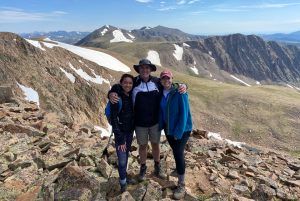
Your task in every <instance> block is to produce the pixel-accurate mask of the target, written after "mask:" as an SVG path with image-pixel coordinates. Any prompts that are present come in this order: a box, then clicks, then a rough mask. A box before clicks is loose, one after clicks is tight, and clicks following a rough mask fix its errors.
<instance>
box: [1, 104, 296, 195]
mask: <svg viewBox="0 0 300 201" xmlns="http://www.w3.org/2000/svg"><path fill="white" fill-rule="evenodd" d="M25 108H27V109H26V110H25ZM36 108H37V107H36V105H35V104H33V103H29V102H24V101H21V100H15V101H14V102H9V103H4V104H0V114H1V116H0V142H1V144H0V145H1V146H0V199H1V200H74V199H75V200H145V201H146V200H149V201H150V200H172V191H173V189H174V188H175V187H176V182H177V178H176V171H175V161H174V158H173V155H172V151H171V149H170V147H169V145H168V143H167V141H166V140H165V138H164V137H162V141H161V147H162V152H161V163H162V167H163V168H164V170H165V171H166V173H167V175H168V179H167V180H161V179H158V178H156V177H155V176H154V175H153V173H152V172H153V164H152V163H153V161H152V160H151V159H149V160H148V161H147V165H148V166H149V168H148V172H147V175H146V178H147V180H146V181H145V182H142V183H137V184H134V185H129V186H128V190H127V191H126V192H125V193H123V194H120V188H119V183H118V172H117V164H116V152H115V148H114V143H112V144H111V145H110V146H109V148H108V157H103V155H102V153H103V150H104V148H105V147H106V144H107V142H108V139H107V138H106V137H104V138H101V137H100V135H99V133H95V132H92V130H91V129H89V128H88V127H87V126H86V125H81V126H80V125H78V129H77V130H75V129H70V128H68V127H67V126H65V125H63V124H60V123H57V122H56V123H54V122H51V121H49V119H47V118H46V116H47V114H46V113H44V112H43V111H41V110H40V109H36ZM36 125H39V126H38V127H37V126H36ZM76 127H77V126H76ZM136 150H137V144H136V141H135V140H134V143H133V145H132V152H131V154H130V158H129V165H128V175H129V177H131V178H135V177H136V176H137V174H138V172H139V164H138V154H136V153H135V152H136ZM185 152H186V188H187V193H186V195H185V198H184V200H199V199H200V200H237V201H240V200H262V201H264V200H272V199H273V200H275V199H276V200H297V199H299V196H300V183H299V182H300V160H299V159H297V158H292V157H290V156H287V155H285V154H283V153H278V152H276V151H274V150H261V149H257V148H254V147H250V146H244V147H242V148H237V147H234V146H232V145H229V144H226V143H224V142H223V141H216V140H212V139H208V136H207V132H205V131H198V130H195V131H193V133H192V135H191V137H190V139H189V141H188V144H187V147H186V151H185ZM148 155H149V157H151V154H150V152H149V154H148Z"/></svg>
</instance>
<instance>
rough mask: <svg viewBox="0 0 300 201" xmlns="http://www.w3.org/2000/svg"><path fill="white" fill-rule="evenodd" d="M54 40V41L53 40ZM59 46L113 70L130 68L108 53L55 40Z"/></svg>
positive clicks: (128, 70) (125, 70) (122, 70)
mask: <svg viewBox="0 0 300 201" xmlns="http://www.w3.org/2000/svg"><path fill="white" fill-rule="evenodd" d="M55 42H56V41H55ZM56 43H57V44H58V46H59V47H61V48H64V49H66V50H68V51H70V52H73V53H74V54H77V55H78V56H81V57H83V58H84V59H86V60H89V61H92V62H94V63H96V64H98V65H100V66H103V67H105V68H108V69H111V70H114V71H121V72H130V71H131V70H130V68H129V67H128V66H126V65H125V64H123V63H122V62H120V61H119V60H118V59H116V58H114V57H112V56H110V55H109V54H106V53H103V52H99V51H95V50H90V49H87V48H83V47H78V46H74V45H69V44H66V43H61V42H56Z"/></svg>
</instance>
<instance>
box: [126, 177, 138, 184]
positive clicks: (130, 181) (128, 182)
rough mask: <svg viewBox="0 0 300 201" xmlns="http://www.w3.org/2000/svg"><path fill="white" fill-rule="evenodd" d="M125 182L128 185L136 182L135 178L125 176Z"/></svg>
mask: <svg viewBox="0 0 300 201" xmlns="http://www.w3.org/2000/svg"><path fill="white" fill-rule="evenodd" d="M127 184H128V185H135V184H137V181H136V180H135V179H130V178H127Z"/></svg>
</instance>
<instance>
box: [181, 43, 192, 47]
mask: <svg viewBox="0 0 300 201" xmlns="http://www.w3.org/2000/svg"><path fill="white" fill-rule="evenodd" d="M182 45H183V46H184V47H191V46H190V45H189V44H186V43H183V44H182Z"/></svg>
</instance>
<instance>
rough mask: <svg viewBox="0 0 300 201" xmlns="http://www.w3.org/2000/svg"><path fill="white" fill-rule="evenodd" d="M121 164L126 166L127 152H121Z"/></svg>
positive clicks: (119, 160)
mask: <svg viewBox="0 0 300 201" xmlns="http://www.w3.org/2000/svg"><path fill="white" fill-rule="evenodd" d="M118 162H119V166H120V167H125V166H126V165H127V164H126V163H127V157H126V154H120V155H119V158H118Z"/></svg>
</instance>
